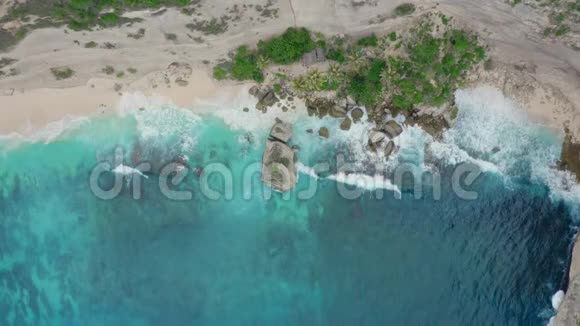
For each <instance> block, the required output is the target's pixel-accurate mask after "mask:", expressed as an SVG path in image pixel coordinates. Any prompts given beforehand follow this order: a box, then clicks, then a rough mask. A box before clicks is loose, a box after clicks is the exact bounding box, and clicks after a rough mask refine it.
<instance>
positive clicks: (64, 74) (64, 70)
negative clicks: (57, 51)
mask: <svg viewBox="0 0 580 326" xmlns="http://www.w3.org/2000/svg"><path fill="white" fill-rule="evenodd" d="M50 72H52V75H53V76H54V78H56V80H63V79H67V78H70V77H72V76H73V75H74V74H75V72H74V70H72V69H71V68H69V67H56V68H50Z"/></svg>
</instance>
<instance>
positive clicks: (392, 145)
mask: <svg viewBox="0 0 580 326" xmlns="http://www.w3.org/2000/svg"><path fill="white" fill-rule="evenodd" d="M394 151H395V143H394V142H393V141H392V140H391V141H389V142H388V143H387V146H385V151H384V154H385V157H389V156H391V154H393V152H394Z"/></svg>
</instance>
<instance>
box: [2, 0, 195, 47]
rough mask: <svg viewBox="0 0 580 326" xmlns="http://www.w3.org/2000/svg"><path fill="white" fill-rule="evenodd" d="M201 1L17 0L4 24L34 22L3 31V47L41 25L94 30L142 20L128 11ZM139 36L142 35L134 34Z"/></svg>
mask: <svg viewBox="0 0 580 326" xmlns="http://www.w3.org/2000/svg"><path fill="white" fill-rule="evenodd" d="M198 2H199V1H197V0H27V1H17V2H16V5H14V6H13V7H11V8H10V10H9V11H8V13H7V14H6V15H5V16H3V17H1V18H0V24H2V23H6V22H10V21H15V20H20V21H23V22H30V21H31V17H35V20H34V21H33V22H32V23H29V24H27V25H26V29H25V28H22V29H20V30H19V31H17V32H16V33H15V34H12V33H9V32H7V31H1V32H0V50H4V49H7V48H9V47H11V46H13V45H14V44H16V43H17V42H18V41H19V40H21V39H23V38H24V37H25V36H26V34H27V32H28V31H30V30H33V29H37V28H44V27H53V26H62V25H66V26H67V27H68V28H70V29H72V30H75V31H79V30H90V29H93V28H95V27H101V28H108V27H114V26H119V25H124V24H131V23H133V22H138V21H140V20H141V19H138V18H133V19H131V18H127V17H123V14H124V13H125V12H128V11H131V10H141V9H155V8H160V7H187V6H192V5H195V4H197V3H198ZM134 35H136V36H137V37H139V35H140V34H134ZM141 36H142V35H141Z"/></svg>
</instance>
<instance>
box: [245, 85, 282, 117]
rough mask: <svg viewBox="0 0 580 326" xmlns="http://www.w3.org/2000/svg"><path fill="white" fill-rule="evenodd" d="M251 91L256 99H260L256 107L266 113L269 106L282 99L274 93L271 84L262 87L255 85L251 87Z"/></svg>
mask: <svg viewBox="0 0 580 326" xmlns="http://www.w3.org/2000/svg"><path fill="white" fill-rule="evenodd" d="M249 93H250V95H252V96H254V97H255V98H256V99H258V103H257V104H256V109H257V110H259V111H262V112H264V113H265V112H266V110H267V109H268V108H269V107H271V106H272V105H274V104H276V103H278V102H279V101H280V100H279V99H278V97H277V96H276V94H275V93H274V90H273V89H272V88H271V87H269V86H266V87H262V88H261V87H258V86H253V87H252V88H250V90H249Z"/></svg>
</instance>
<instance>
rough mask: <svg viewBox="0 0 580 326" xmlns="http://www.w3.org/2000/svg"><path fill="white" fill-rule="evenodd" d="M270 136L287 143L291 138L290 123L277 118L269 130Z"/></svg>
mask: <svg viewBox="0 0 580 326" xmlns="http://www.w3.org/2000/svg"><path fill="white" fill-rule="evenodd" d="M270 137H272V138H275V139H276V140H279V141H281V142H284V143H287V142H288V141H289V140H290V138H292V125H291V124H289V123H285V122H283V121H281V120H277V121H276V124H274V126H273V127H272V130H270Z"/></svg>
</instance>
